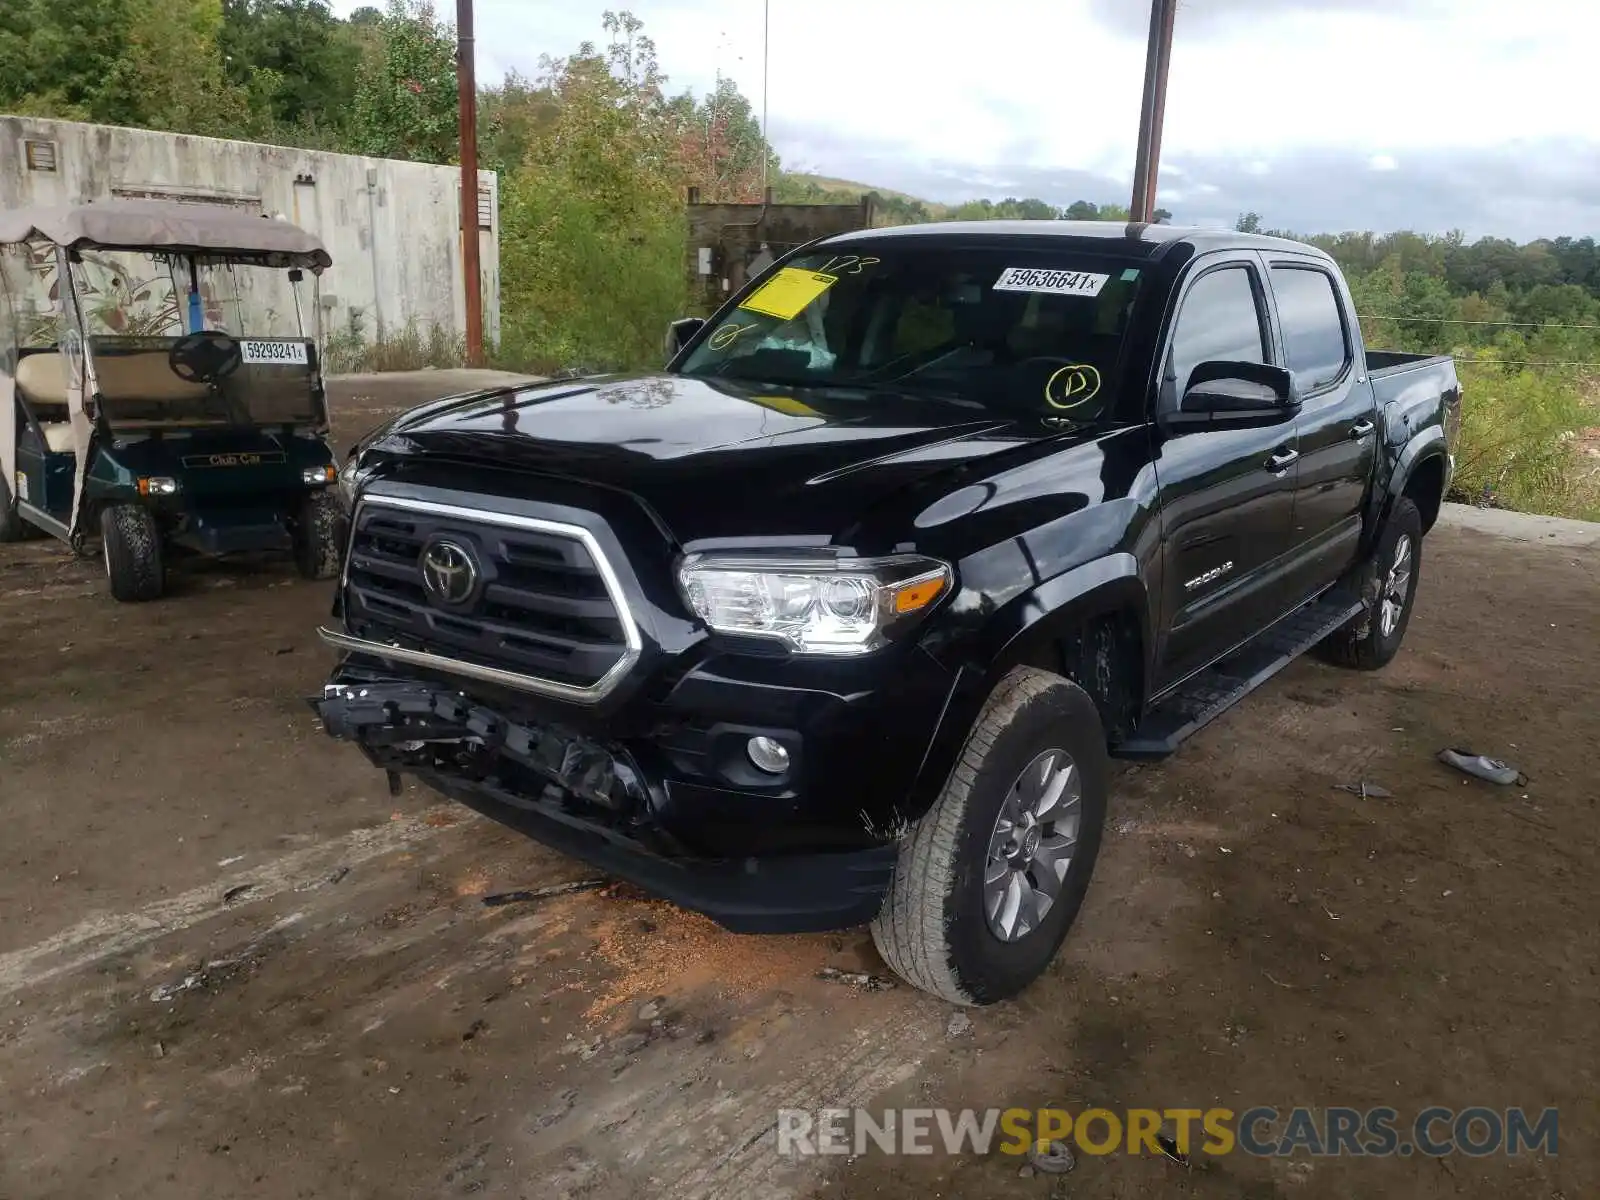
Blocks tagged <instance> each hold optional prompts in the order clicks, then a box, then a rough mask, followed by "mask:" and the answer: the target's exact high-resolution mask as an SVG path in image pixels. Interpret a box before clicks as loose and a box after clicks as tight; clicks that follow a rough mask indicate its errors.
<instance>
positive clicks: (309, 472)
mask: <svg viewBox="0 0 1600 1200" xmlns="http://www.w3.org/2000/svg"><path fill="white" fill-rule="evenodd" d="M338 477H339V468H338V467H307V468H306V469H305V470H303V471H301V472H300V482H301V483H303V484H305V485H306V486H307V487H321V486H322V485H323V484H327V483H332V482H333V481H334V480H335V479H337V478H338Z"/></svg>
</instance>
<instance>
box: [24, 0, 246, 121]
mask: <svg viewBox="0 0 1600 1200" xmlns="http://www.w3.org/2000/svg"><path fill="white" fill-rule="evenodd" d="M221 28H222V6H221V0H83V2H82V3H73V4H70V5H69V4H58V3H55V2H53V0H20V2H18V0H12V3H10V4H7V5H6V6H5V7H4V8H3V9H0V104H3V105H4V106H5V107H8V108H15V109H17V110H20V111H22V112H27V113H34V114H37V115H40V116H53V117H62V118H66V119H69V120H80V121H98V122H103V123H105V124H112V125H141V126H147V127H151V128H155V129H172V130H178V131H181V132H186V133H202V134H215V135H222V136H227V135H230V134H237V133H240V132H244V131H246V129H247V128H248V125H249V114H250V93H249V92H248V91H247V90H246V89H244V88H240V87H237V86H235V85H233V84H231V83H230V82H229V81H228V80H227V79H226V78H225V76H224V72H223V69H222V56H221V53H220V51H219V49H218V44H217V38H218V34H219V33H220V31H221Z"/></svg>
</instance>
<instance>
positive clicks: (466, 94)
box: [456, 0, 483, 367]
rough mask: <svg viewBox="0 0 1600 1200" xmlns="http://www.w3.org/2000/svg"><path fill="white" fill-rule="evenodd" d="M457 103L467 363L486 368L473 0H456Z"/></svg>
mask: <svg viewBox="0 0 1600 1200" xmlns="http://www.w3.org/2000/svg"><path fill="white" fill-rule="evenodd" d="M456 102H457V104H458V105H459V107H460V110H461V273H462V275H463V276H464V286H465V288H466V300H467V363H468V364H469V365H471V366H474V367H481V366H482V365H483V282H482V276H483V273H482V271H481V269H480V267H479V264H478V81H477V76H476V72H475V71H474V70H473V38H472V0H456Z"/></svg>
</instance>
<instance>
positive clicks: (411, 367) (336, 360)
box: [323, 321, 467, 375]
mask: <svg viewBox="0 0 1600 1200" xmlns="http://www.w3.org/2000/svg"><path fill="white" fill-rule="evenodd" d="M323 354H324V359H325V362H326V366H327V370H328V373H329V374H332V375H351V374H360V373H366V372H371V371H420V370H422V369H423V368H425V367H461V366H465V365H466V362H467V341H466V338H465V337H463V336H462V335H461V334H459V333H456V332H455V331H454V330H451V329H446V328H445V327H443V326H441V325H430V326H428V327H426V328H423V327H421V326H419V325H417V324H416V323H415V322H412V323H410V324H407V325H406V326H405V328H403V329H400V330H398V331H385V333H384V335H383V336H382V337H379V338H375V339H373V340H372V341H368V340H367V339H366V337H365V335H364V334H363V331H362V329H361V325H360V323H359V322H356V321H352V322H351V323H350V324H349V325H347V326H345V327H344V328H343V329H340V330H338V331H337V332H335V333H333V334H332V335H330V336H329V338H328V342H327V346H326V347H325V349H324V351H323Z"/></svg>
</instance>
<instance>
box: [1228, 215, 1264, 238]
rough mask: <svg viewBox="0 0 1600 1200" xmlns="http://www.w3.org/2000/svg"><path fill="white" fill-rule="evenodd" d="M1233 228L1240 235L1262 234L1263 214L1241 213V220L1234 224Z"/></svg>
mask: <svg viewBox="0 0 1600 1200" xmlns="http://www.w3.org/2000/svg"><path fill="white" fill-rule="evenodd" d="M1233 227H1234V229H1236V230H1238V231H1239V232H1240V233H1260V232H1261V214H1260V213H1256V212H1247V213H1240V214H1239V219H1238V220H1237V221H1235V222H1234V223H1233Z"/></svg>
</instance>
